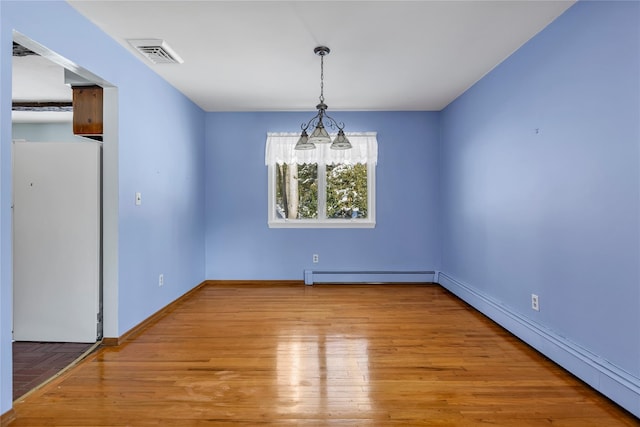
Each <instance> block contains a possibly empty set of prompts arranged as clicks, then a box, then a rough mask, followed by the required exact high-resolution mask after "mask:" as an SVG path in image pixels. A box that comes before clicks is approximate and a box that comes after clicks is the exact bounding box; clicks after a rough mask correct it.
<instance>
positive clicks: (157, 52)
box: [127, 39, 184, 64]
mask: <svg viewBox="0 0 640 427" xmlns="http://www.w3.org/2000/svg"><path fill="white" fill-rule="evenodd" d="M127 41H128V42H129V44H130V45H131V46H133V47H135V48H136V49H137V50H138V52H140V53H141V54H142V56H144V57H145V58H147V59H148V60H149V61H151V62H153V63H154V64H182V63H183V62H184V61H183V60H182V58H180V56H178V54H177V53H175V52H174V51H173V49H171V48H170V47H169V45H168V44H167V42H165V41H164V40H159V39H135V40H127Z"/></svg>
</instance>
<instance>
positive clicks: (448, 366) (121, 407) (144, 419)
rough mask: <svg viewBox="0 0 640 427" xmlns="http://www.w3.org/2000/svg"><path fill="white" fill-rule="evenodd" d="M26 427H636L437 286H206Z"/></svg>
mask: <svg viewBox="0 0 640 427" xmlns="http://www.w3.org/2000/svg"><path fill="white" fill-rule="evenodd" d="M14 409H15V414H16V421H14V422H13V423H12V424H11V425H12V426H14V427H19V426H213V425H250V426H255V425H264V424H266V425H277V426H287V425H313V426H329V425H340V426H389V425H390V426H415V425H431V426H474V425H486V424H491V425H501V426H548V425H559V426H634V425H638V419H636V418H634V417H633V416H632V415H630V414H629V413H627V412H625V411H624V410H622V409H620V408H619V407H618V406H616V405H615V404H613V403H611V402H610V401H609V400H608V399H606V398H605V397H603V396H601V395H600V394H598V393H597V392H595V391H593V390H592V389H590V388H589V387H587V386H585V385H584V384H583V383H582V382H580V381H579V380H577V379H575V378H574V377H573V376H571V375H570V374H568V373H566V372H565V371H564V370H562V369H561V368H559V367H558V366H556V365H555V364H553V363H552V362H550V361H548V360H547V359H545V358H544V357H542V356H541V355H540V354H538V353H537V352H535V351H533V350H531V349H530V348H529V347H528V346H526V345H525V344H523V343H522V342H520V341H519V340H518V339H516V338H514V337H513V336H511V335H510V334H508V333H507V332H505V331H504V330H502V329H501V328H500V327H498V326H496V325H495V324H494V323H492V322H491V321H489V320H487V319H486V318H485V317H483V316H482V315H480V314H478V313H477V312H476V311H474V310H473V309H472V308H470V307H469V306H467V305H466V304H464V303H463V302H461V301H460V300H458V299H457V298H456V297H454V296H452V295H451V294H450V293H448V292H447V291H445V290H444V289H442V288H441V287H439V286H437V285H349V286H341V285H333V286H332V285H316V286H313V287H310V286H306V287H305V286H253V285H237V284H235V285H230V286H219V285H216V286H204V287H203V288H201V289H200V290H198V291H197V292H195V293H194V294H192V295H191V296H190V297H189V298H187V299H186V300H185V301H183V302H182V303H179V304H176V307H175V308H174V309H173V310H172V311H170V312H169V313H167V314H166V316H164V317H162V318H161V319H160V320H159V321H158V322H156V323H154V324H151V325H150V326H149V327H148V328H147V329H146V330H145V331H144V332H143V333H141V334H139V335H137V336H135V337H133V338H132V339H131V340H130V341H128V342H126V343H124V344H123V345H121V346H119V347H105V348H102V349H100V350H99V351H97V352H96V353H94V354H93V355H91V356H89V357H88V358H86V359H85V360H84V361H82V362H81V363H80V364H78V365H77V366H76V367H74V368H72V369H71V370H69V371H67V372H66V373H65V374H63V375H62V376H61V377H59V378H58V379H56V380H54V381H53V382H51V383H49V384H47V385H46V386H45V387H43V388H41V389H40V390H37V391H35V392H34V393H32V394H30V395H28V396H27V397H26V398H24V399H23V400H20V401H18V402H16V403H15V405H14Z"/></svg>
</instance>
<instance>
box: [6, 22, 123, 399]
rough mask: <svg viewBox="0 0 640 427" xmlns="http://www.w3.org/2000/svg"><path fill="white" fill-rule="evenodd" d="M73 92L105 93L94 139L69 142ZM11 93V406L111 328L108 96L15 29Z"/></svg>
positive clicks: (113, 230)
mask: <svg viewBox="0 0 640 427" xmlns="http://www.w3.org/2000/svg"><path fill="white" fill-rule="evenodd" d="M16 51H17V54H16ZM43 83H44V84H43ZM78 86H82V87H84V86H92V87H99V88H101V90H104V100H101V102H102V103H103V107H104V108H103V110H104V117H103V122H104V129H103V134H102V135H99V136H96V135H91V136H90V137H89V138H87V137H86V135H84V136H83V137H80V136H76V135H74V132H73V130H72V128H73V124H72V122H73V110H74V108H73V102H72V99H73V92H72V91H75V89H72V87H78ZM12 90H13V92H12V100H13V103H14V108H13V111H12V139H13V140H14V142H13V150H12V152H13V164H12V176H13V181H14V194H13V196H14V199H13V228H14V244H13V266H14V268H13V271H14V282H13V295H14V304H13V328H12V331H13V334H14V335H13V336H14V346H13V367H14V369H13V372H14V381H13V383H14V394H13V395H14V400H15V399H16V398H18V397H20V396H22V395H23V394H24V393H26V392H28V391H29V390H31V389H32V388H34V387H37V386H38V385H39V384H41V383H42V382H46V381H47V380H48V379H50V378H51V377H54V376H56V375H58V374H59V373H60V372H61V371H62V370H64V369H65V368H66V367H67V366H69V365H70V364H73V363H75V362H76V361H77V360H79V358H82V357H84V356H86V355H87V354H88V353H89V352H91V351H92V350H93V349H94V348H95V347H96V346H97V345H98V344H99V343H100V341H101V339H102V337H103V335H104V328H105V320H104V319H105V317H106V322H107V324H108V326H107V329H108V330H111V331H113V330H117V323H116V318H117V316H115V315H114V314H115V313H116V312H117V306H116V305H115V304H113V301H115V300H116V298H114V295H116V296H117V279H116V277H117V262H116V260H117V249H116V248H117V209H118V207H117V206H118V205H117V89H116V88H115V87H114V86H113V85H111V84H110V83H108V82H107V81H105V80H103V79H102V78H100V77H98V76H96V75H95V74H93V73H91V72H90V71H88V70H85V69H83V68H82V67H79V66H77V65H75V64H73V63H72V62H71V61H69V60H67V59H65V58H63V57H61V56H60V55H58V54H56V53H55V52H53V51H51V50H49V49H47V48H46V47H44V46H42V45H40V44H39V43H37V42H35V41H33V40H31V39H29V38H28V37H26V36H24V35H22V34H20V33H17V32H15V31H14V59H13V87H12ZM16 106H18V107H20V108H16ZM105 147H106V148H105ZM65 150H71V151H65ZM78 150H80V152H83V153H84V154H82V153H80V154H78ZM87 150H88V154H87ZM69 153H71V154H69ZM87 155H88V157H87ZM74 156H75V157H74ZM114 160H115V161H114ZM38 162H40V163H38ZM56 162H58V163H57V164H56ZM65 162H66V163H65ZM88 165H89V166H91V167H90V168H89V169H91V168H93V169H91V170H90V171H89V172H88V173H89V175H86V173H87V166H88ZM45 168H49V169H50V170H49V171H48V172H47V173H48V174H49V175H47V174H46V173H43V169H45ZM70 170H73V171H71V172H74V173H75V172H78V171H81V173H84V174H85V175H79V176H78V175H76V176H75V178H74V176H71V175H72V173H71V172H70ZM92 174H93V175H92ZM87 177H88V178H87ZM56 180H57V181H58V184H57V185H58V187H55V185H53V184H52V182H53V181H56ZM74 180H75V181H81V182H85V183H86V181H87V180H88V181H89V184H88V186H87V185H85V186H84V188H80V189H76V190H71V194H69V192H67V194H66V195H65V187H67V186H69V185H70V184H71V183H73V182H74ZM114 189H115V191H114ZM76 195H77V196H76ZM76 200H77V201H81V202H85V204H84V205H83V204H80V205H77V206H75V207H71V209H69V206H68V205H71V204H73V203H75V201H76ZM87 201H89V203H88V204H87V203H86V202H87ZM87 218H90V220H89V221H87ZM78 223H84V225H83V227H84V228H82V227H75V225H77V224H78ZM70 224H71V225H70ZM80 228H82V230H80ZM38 229H39V232H35V233H34V230H38ZM105 234H106V235H107V237H104V236H105ZM83 245H85V246H84V247H83ZM87 245H88V246H87ZM86 252H89V256H88V257H87V256H86ZM47 254H49V256H48V255H47ZM51 258H55V259H54V260H51ZM105 296H106V298H105ZM73 316H76V317H73ZM78 316H79V317H78ZM76 326H78V327H79V328H76Z"/></svg>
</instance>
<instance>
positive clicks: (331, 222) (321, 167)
mask: <svg viewBox="0 0 640 427" xmlns="http://www.w3.org/2000/svg"><path fill="white" fill-rule="evenodd" d="M346 135H347V138H349V139H350V140H351V141H352V142H355V141H356V140H357V138H358V137H368V138H367V139H368V141H369V143H368V145H369V148H368V150H366V158H363V157H362V154H361V153H359V152H357V150H354V152H355V156H356V157H357V158H356V159H355V160H356V161H355V162H354V163H358V162H359V163H366V164H367V203H368V211H367V216H368V217H367V218H352V219H328V218H324V215H325V212H324V211H321V210H320V209H319V211H318V218H317V219H287V218H278V217H277V216H276V212H275V200H276V185H275V175H276V173H275V164H276V163H279V162H283V161H284V162H285V163H291V162H294V161H295V162H298V163H305V161H306V162H308V163H318V181H319V183H318V188H319V189H320V188H325V186H323V185H322V183H321V182H320V181H324V180H325V176H324V175H325V173H324V171H325V166H326V162H325V161H324V159H323V158H320V156H319V154H326V152H325V153H319V152H318V151H317V150H318V148H316V149H315V150H304V151H294V150H293V147H294V146H295V143H296V142H297V140H298V138H299V137H300V134H293V133H277V134H272V133H269V134H268V135H267V148H266V155H265V163H266V165H267V167H268V172H267V173H268V179H267V182H268V197H267V199H268V200H267V210H268V212H269V214H268V224H269V228H375V226H376V217H375V210H376V209H375V206H376V188H375V187H376V163H377V156H378V150H377V148H378V147H377V141H376V140H375V138H376V133H375V132H366V133H365V132H362V133H347V134H346ZM272 136H274V137H279V138H286V139H287V140H289V143H290V145H291V151H292V152H288V151H287V152H284V153H283V152H282V150H275V149H274V147H273V146H270V145H269V137H272ZM370 137H373V138H374V139H373V141H372V140H371V138H370ZM291 141H292V142H291ZM354 145H355V144H354ZM322 148H324V149H325V150H328V149H329V148H328V146H325V147H322ZM352 150H353V149H352ZM278 151H279V152H278ZM314 151H315V153H314ZM336 151H338V150H332V152H333V153H331V154H334V155H338V156H341V157H343V160H344V157H345V156H346V160H351V159H350V158H349V156H350V155H353V154H354V152H351V153H348V152H349V151H350V150H344V151H342V153H336ZM296 156H298V157H296ZM283 157H284V158H283ZM321 197H322V198H323V199H324V198H325V197H326V196H325V195H321V194H318V204H319V205H320V198H321ZM323 205H324V204H323Z"/></svg>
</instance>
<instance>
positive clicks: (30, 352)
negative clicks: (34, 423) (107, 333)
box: [13, 342, 93, 400]
mask: <svg viewBox="0 0 640 427" xmlns="http://www.w3.org/2000/svg"><path fill="white" fill-rule="evenodd" d="M92 345H93V344H85V343H60V342H14V343H13V400H16V399H17V398H19V397H20V396H22V395H24V394H25V393H27V392H29V391H30V390H32V389H34V388H35V387H37V386H39V385H40V384H42V383H43V382H45V381H46V380H48V379H49V378H51V377H53V376H54V375H55V374H57V373H58V372H60V371H61V370H62V369H64V368H65V367H67V366H69V365H70V364H71V363H72V362H73V361H74V360H76V359H77V358H78V357H80V356H81V355H82V354H83V353H84V352H85V351H87V350H88V349H89V348H91V346H92Z"/></svg>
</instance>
